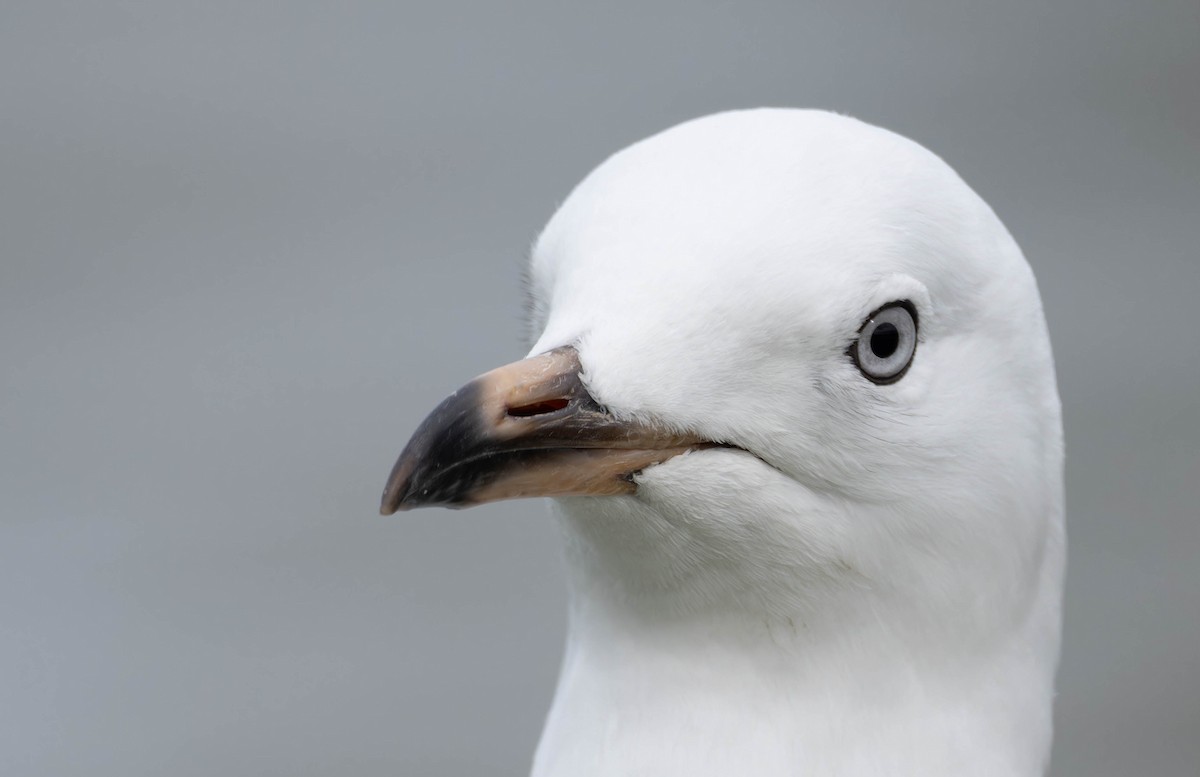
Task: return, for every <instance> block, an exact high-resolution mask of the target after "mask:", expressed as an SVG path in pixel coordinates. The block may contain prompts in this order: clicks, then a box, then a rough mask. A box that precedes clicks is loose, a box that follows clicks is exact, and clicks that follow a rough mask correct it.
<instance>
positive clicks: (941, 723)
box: [382, 109, 1065, 777]
mask: <svg viewBox="0 0 1200 777" xmlns="http://www.w3.org/2000/svg"><path fill="white" fill-rule="evenodd" d="M529 278H530V289H529V293H530V295H531V297H532V299H533V300H534V305H533V306H532V309H533V311H534V313H533V318H534V320H533V321H531V326H532V329H533V331H534V333H535V339H536V343H535V344H534V346H533V348H532V349H531V350H530V355H529V357H528V358H526V359H525V360H523V361H518V362H516V363H514V364H510V365H508V366H506V367H501V368H499V369H496V370H493V371H492V372H489V373H487V374H485V375H483V376H481V377H479V378H477V379H476V380H474V381H472V382H471V383H469V384H467V385H466V386H465V387H464V388H463V389H461V390H460V391H458V392H456V393H455V394H454V395H453V396H451V397H450V398H449V399H447V400H446V401H445V402H443V403H442V404H441V405H439V406H438V408H437V409H435V410H434V411H433V413H432V414H431V415H430V416H429V418H428V419H426V421H425V422H424V423H423V424H421V426H420V428H419V429H418V430H417V432H416V433H415V434H414V436H413V439H412V441H411V442H410V443H409V444H408V447H406V448H405V450H404V452H403V453H402V454H401V456H400V459H399V461H398V462H397V463H396V467H395V469H394V470H393V472H392V475H391V478H390V479H389V481H388V484H387V488H386V490H385V492H384V498H383V508H382V509H383V512H384V513H385V514H389V513H392V512H395V511H396V510H404V509H408V508H412V507H419V506H423V505H446V506H452V507H461V506H468V505H473V504H478V503H481V502H487V501H492V500H496V499H506V498H515V497H531V496H549V497H553V500H552V504H553V509H554V512H555V514H556V515H557V517H558V519H559V521H560V522H561V523H562V525H563V528H564V536H565V538H566V542H565V545H566V559H567V577H568V585H569V588H570V618H569V633H568V639H567V646H566V654H565V657H564V659H563V666H562V671H561V675H560V679H559V685H558V689H557V692H556V694H555V699H554V703H553V706H552V708H551V710H550V713H549V716H548V718H547V722H546V726H545V730H544V732H543V734H542V738H541V742H540V744H539V745H538V747H537V751H536V755H535V757H534V764H533V773H534V775H538V776H539V777H549V776H551V775H553V776H556V777H557V776H559V775H567V776H569V777H587V776H588V775H632V774H645V775H688V776H689V777H703V776H704V775H731V774H746V775H757V776H758V777H774V776H775V775H797V774H804V775H841V776H842V777H852V776H854V775H878V774H888V775H892V776H893V777H896V776H898V775H914V776H915V775H920V776H921V777H938V776H942V775H946V776H948V775H955V776H956V777H963V776H964V775H1011V776H1022V777H1024V776H1027V775H1037V774H1042V773H1043V772H1044V771H1045V768H1046V764H1047V761H1048V758H1049V750H1050V742H1051V705H1052V697H1053V685H1054V675H1055V670H1056V665H1057V661H1058V648H1059V633H1060V622H1061V598H1062V581H1063V568H1064V556H1065V533H1064V522H1063V491H1062V460H1063V442H1062V425H1061V420H1060V408H1059V400H1058V393H1057V388H1056V386H1055V379H1054V366H1053V360H1052V356H1051V351H1050V342H1049V337H1048V334H1047V331H1046V324H1045V320H1044V316H1043V314H1042V309H1041V301H1040V298H1039V295H1038V290H1037V285H1036V282H1035V280H1034V277H1033V274H1032V272H1031V270H1030V268H1029V265H1028V264H1027V263H1026V261H1025V259H1024V257H1023V256H1022V254H1021V251H1020V249H1019V248H1018V247H1017V245H1016V243H1015V242H1014V241H1013V239H1012V238H1011V236H1010V235H1009V234H1008V232H1007V231H1006V230H1005V228H1004V226H1003V225H1002V224H1001V223H1000V221H999V219H998V218H997V217H996V215H995V214H994V213H993V212H992V211H991V209H990V208H989V207H988V206H987V205H986V204H985V203H984V202H983V201H982V200H981V199H980V198H979V197H978V196H977V195H976V194H975V193H974V192H973V191H972V190H971V189H970V188H969V187H968V186H967V185H966V184H965V183H964V182H963V181H962V180H961V179H960V178H959V177H958V176H957V175H956V174H955V173H954V171H953V170H951V169H950V167H949V166H948V165H946V164H945V163H944V162H943V161H941V160H940V159H939V158H938V157H936V156H934V155H933V154H932V153H930V152H929V151H927V150H925V149H924V148H922V147H920V146H918V145H917V144H915V143H913V142H911V141H909V140H906V139H904V138H902V137H899V136H897V135H895V134H893V133H890V132H887V131H885V130H882V129H879V128H877V127H873V126H870V125H867V124H864V123H862V122H859V121H856V120H854V119H850V118H847V117H843V116H837V115H834V114H830V113H825V112H821V111H802V110H774V109H763V110H753V111H738V112H730V113H723V114H717V115H714V116H709V117H705V118H702V119H698V120H695V121H691V122H688V123H685V124H682V125H680V126H677V127H675V128H673V129H670V130H667V131H666V132H663V133H661V134H659V135H655V136H653V137H651V138H649V139H647V140H644V141H642V142H640V143H637V144H635V145H633V146H631V147H629V148H627V149H625V150H624V151H621V152H619V153H617V154H616V155H614V156H612V157H611V158H610V159H608V160H607V161H605V162H604V163H603V164H601V165H600V166H599V167H598V168H597V169H596V170H595V171H593V172H592V173H591V174H590V175H589V176H588V177H587V178H586V179H584V181H583V182H582V183H581V184H579V186H578V187H576V189H575V190H574V191H573V192H572V193H571V195H570V197H569V198H568V199H567V200H566V202H565V203H564V204H563V205H562V207H561V208H560V209H559V210H558V212H557V213H556V214H555V215H554V216H553V218H552V219H551V220H550V223H549V224H548V225H547V226H546V228H545V230H544V231H543V232H542V234H541V236H540V237H539V239H538V240H537V243H536V245H535V248H534V251H533V255H532V258H531V266H530V273H529Z"/></svg>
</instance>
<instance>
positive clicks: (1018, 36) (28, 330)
mask: <svg viewBox="0 0 1200 777" xmlns="http://www.w3.org/2000/svg"><path fill="white" fill-rule="evenodd" d="M901 6H903V7H901ZM1198 38H1200V4H1198V3H1196V2H1195V0H1182V1H1181V2H1141V3H1135V2H1128V3H1121V2H1113V1H1112V0H1107V1H1103V2H1087V1H1084V0H1077V1H1075V2H1055V3H1044V2H1037V3H1015V2H1011V1H1009V2H995V1H994V0H993V1H989V2H976V3H968V4H964V3H958V2H918V3H906V4H896V3H889V2H882V1H881V2H867V3H863V2H838V3H829V4H819V5H800V4H790V3H789V4H785V3H778V4H774V3H732V2H728V3H727V2H711V3H703V4H699V3H684V2H677V3H608V4H603V5H601V4H588V5H582V4H580V5H576V4H566V3H541V4H531V3H503V4H502V3H482V2H481V3H477V4H471V5H459V4H449V3H444V4H433V3H430V4H426V5H423V6H420V7H418V6H415V5H410V4H405V3H394V4H390V5H380V4H361V5H360V4H351V3H328V4H309V3H287V4H280V5H274V6H268V5H265V4H256V3H235V4H223V3H222V4H218V3H212V2H209V3H204V4H198V5H197V6H195V7H191V8H188V7H183V6H178V5H174V4H163V3H160V4H156V5H147V6H140V7H139V6H135V5H132V4H126V3H103V4H99V3H96V4H79V5H78V6H75V7H66V6H62V7H60V6H57V5H54V4H50V3H29V4H21V5H16V4H13V3H4V4H3V5H0V236H2V240H3V243H2V246H3V249H2V250H3V254H2V256H0V435H2V436H0V509H2V514H0V773H2V774H4V775H160V774H178V775H191V774H197V775H201V774H202V775H214V774H288V775H298V774H314V775H321V774H354V775H383V774H424V775H440V774H444V775H461V774H473V773H479V774H485V773H486V774H495V775H520V774H523V773H524V770H525V769H526V767H527V764H528V760H529V756H530V753H531V751H532V748H533V745H534V742H535V740H536V737H537V734H538V732H539V730H540V726H541V720H542V716H543V714H544V711H545V709H546V706H547V704H548V702H549V698H550V693H551V690H552V688H553V683H554V678H555V673H556V669H557V662H558V656H559V650H560V646H561V641H562V636H563V627H564V615H563V607H564V593H563V585H562V572H561V568H560V560H559V556H558V549H557V538H556V536H555V529H554V527H553V525H552V524H551V522H550V520H549V519H548V517H547V516H546V515H545V511H544V507H543V506H542V505H540V504H538V503H535V502H525V503H508V504H500V505H492V506H487V507H483V508H480V509H477V510H473V511H468V512H462V513H451V512H446V511H441V510H427V511H420V512H417V513H415V514H407V515H403V516H399V517H396V518H392V519H382V518H380V517H379V516H377V515H376V514H375V511H376V505H377V497H378V494H379V491H380V489H381V487H382V484H383V480H384V476H385V475H386V473H387V471H388V468H389V467H390V465H391V463H392V461H393V459H394V457H395V455H396V454H397V452H398V451H399V449H400V447H401V446H402V444H403V443H404V442H405V440H406V439H407V435H408V434H409V433H410V432H411V430H412V429H413V427H414V425H415V424H416V423H417V422H418V421H419V420H420V418H421V417H422V416H423V414H424V413H425V411H426V410H428V409H429V408H430V407H432V405H433V404H434V403H435V402H436V401H437V400H438V399H440V398H441V397H442V396H443V395H444V394H445V393H446V392H448V391H449V390H451V389H453V388H455V387H456V386H457V385H459V384H460V383H461V382H463V381H464V380H465V379H467V378H469V377H471V376H473V375H474V374H476V373H478V372H480V371H482V370H483V369H485V368H488V367H490V366H493V365H496V364H499V363H502V362H504V361H507V360H510V359H512V358H515V357H518V356H520V355H522V354H523V352H524V344H523V331H522V326H521V321H520V293H519V284H518V268H519V266H520V264H521V262H522V261H523V259H524V257H525V254H526V252H527V247H528V245H529V243H530V241H531V240H532V238H533V237H534V235H535V234H536V232H537V230H538V229H539V228H540V227H541V225H542V224H543V223H544V221H545V219H546V218H547V217H548V216H549V215H550V213H551V212H552V210H553V208H554V207H555V204H556V203H557V202H559V201H561V199H562V198H563V197H564V196H565V195H566V193H567V192H568V190H569V188H570V187H571V186H572V185H573V184H574V183H575V182H576V181H577V180H578V179H579V178H580V177H582V176H583V175H584V174H585V173H586V172H587V171H588V170H589V169H590V168H591V167H592V166H593V165H594V164H596V163H597V162H599V161H600V160H601V159H602V158H603V157H604V156H606V155H607V154H608V153H610V152H612V151H614V150H616V149H618V148H620V147H622V146H624V145H625V144H627V143H629V142H631V141H634V140H636V139H638V138H641V137H643V136H645V135H647V134H649V133H651V132H654V131H657V130H659V129H662V128H664V127H666V126H668V125H671V124H673V123H675V122H678V121H681V120H683V119H687V118H690V117H693V116H696V115H700V114H704V113H707V112H711V111H714V110H718V109H723V108H730V107H750V106H757V105H764V104H767V105H796V106H816V107H827V108H833V109H837V110H840V111H844V112H848V113H851V114H854V115H856V116H859V117H861V118H863V119H866V120H868V121H871V122H874V123H877V124H881V125H884V126H886V127H889V128H891V129H894V130H896V131H898V132H901V133H903V134H906V135H909V136H910V137H913V138H915V139H916V140H918V141H919V142H921V143H923V144H925V145H927V146H929V147H930V148H932V149H934V150H935V151H936V152H938V153H939V154H941V155H942V156H943V157H944V158H945V159H947V160H948V161H949V162H950V163H951V164H952V165H954V166H955V167H956V168H957V169H958V170H959V171H960V172H961V173H962V174H963V176H964V177H965V178H966V179H967V180H968V181H969V182H970V183H971V184H972V185H973V186H974V187H975V188H976V189H977V190H978V191H979V192H980V193H981V194H982V195H983V196H984V197H985V198H986V199H987V200H989V201H990V202H991V203H992V205H993V206H994V207H995V208H996V210H997V211H998V212H999V214H1000V215H1001V217H1002V218H1003V219H1004V220H1005V221H1006V223H1007V224H1008V226H1009V228H1010V229H1011V230H1012V232H1013V233H1014V235H1016V237H1017V239H1018V241H1019V242H1020V243H1021V244H1022V245H1023V247H1024V248H1025V251H1026V253H1027V255H1028V256H1029V258H1030V260H1031V261H1032V263H1033V265H1034V267H1035V270H1036V272H1037V274H1038V276H1039V278H1040V281H1041V286H1042V290H1043V294H1044V297H1045V304H1046V310H1047V313H1048V316H1049V320H1050V328H1051V331H1052V334H1053V337H1054V343H1055V347H1056V351H1057V356H1058V366H1059V375H1060V382H1061V389H1062V394H1063V398H1064V401H1065V405H1066V422H1067V433H1068V449H1069V454H1068V471H1067V484H1068V504H1069V509H1070V532H1071V558H1070V577H1069V584H1068V591H1067V620H1066V641H1065V652H1064V663H1063V668H1062V671H1061V675H1060V688H1061V694H1060V698H1059V703H1058V707H1057V715H1058V738H1057V745H1056V750H1055V765H1054V773H1055V774H1057V775H1081V776H1085V777H1096V776H1097V775H1122V776H1123V775H1195V774H1197V769H1198V768H1200V767H1198V764H1200V564H1198V563H1197V554H1198V551H1200V518H1198V512H1200V510H1198V508H1197V505H1198V504H1200V461H1198V458H1200V457H1198V455H1197V447H1198V440H1200V399H1198V397H1200V388H1198V387H1200V339H1198V335H1197V332H1198V325H1197V321H1198V319H1197V305H1196V302H1197V297H1198V292H1200V272H1198V269H1200V261H1198V259H1197V255H1196V246H1197V243H1198V238H1200V230H1198V227H1197V224H1198V222H1200V197H1198V195H1197V182H1198V181H1200V87H1198V86H1197V85H1198V84H1200V45H1198V42H1197V41H1198Z"/></svg>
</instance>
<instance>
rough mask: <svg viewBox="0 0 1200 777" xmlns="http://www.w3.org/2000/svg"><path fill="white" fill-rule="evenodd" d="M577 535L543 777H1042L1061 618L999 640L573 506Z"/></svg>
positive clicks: (640, 521) (569, 544) (852, 587)
mask: <svg viewBox="0 0 1200 777" xmlns="http://www.w3.org/2000/svg"><path fill="white" fill-rule="evenodd" d="M618 513H619V511H618ZM630 518H634V519H635V520H628V519H630ZM562 525H563V531H564V538H565V543H566V554H567V569H568V579H569V586H570V596H571V598H570V611H569V634H568V640H567V649H566V655H565V657H564V662H563V667H562V673H561V676H560V681H559V687H558V690H557V693H556V697H555V702H554V706H553V709H552V710H551V713H550V716H549V718H548V721H547V726H546V730H545V732H544V734H543V738H542V741H541V744H540V746H539V749H538V756H537V760H536V763H535V769H534V774H535V775H537V776H538V777H552V776H554V775H566V774H570V775H579V776H581V777H586V775H590V774H617V773H619V774H641V773H645V774H668V775H670V774H688V775H701V776H702V775H709V774H711V775H717V774H722V775H727V774H754V775H758V777H770V776H771V775H776V774H778V775H784V774H796V773H805V774H838V775H851V776H852V775H858V774H864V775H865V774H879V773H887V774H891V775H907V774H913V775H917V774H920V775H926V777H928V776H929V775H934V776H936V775H951V774H954V775H975V774H979V775H993V774H994V775H1013V776H1016V775H1021V776H1022V777H1030V776H1032V775H1038V774H1042V773H1043V772H1044V769H1045V765H1046V761H1047V759H1048V752H1049V744H1050V732H1051V720H1050V699H1051V696H1052V680H1053V672H1054V660H1053V658H1051V659H1050V660H1049V661H1047V659H1046V655H1047V649H1046V648H1045V646H1044V645H1043V644H1042V643H1043V642H1047V641H1048V642H1053V643H1054V645H1053V649H1052V650H1050V651H1049V652H1050V653H1051V654H1054V653H1056V649H1057V630H1056V627H1055V626H1053V625H1051V626H1049V628H1050V631H1052V632H1053V633H1052V634H1048V633H1045V632H1046V629H1047V623H1048V622H1051V623H1052V622H1053V621H1054V619H1055V618H1056V617H1057V609H1056V606H1055V607H1052V608H1050V609H1052V610H1054V611H1053V612H1047V613H1033V614H1032V615H1031V617H1029V618H1026V619H1025V620H1024V621H1023V622H1021V623H1018V624H1016V625H1015V626H1014V627H1013V628H1011V629H1010V630H1009V631H1008V632H1007V633H1005V634H1002V635H997V634H994V633H990V632H989V634H988V638H987V639H986V640H984V639H982V638H980V636H979V635H978V634H974V633H965V634H964V633H959V632H960V631H963V630H961V629H955V628H947V627H946V626H945V625H944V624H939V623H937V619H936V617H934V616H935V615H936V614H934V613H930V612H926V611H924V610H923V609H922V608H921V607H919V606H910V605H909V604H906V603H905V602H903V601H902V600H898V599H895V598H892V597H890V596H889V594H888V593H887V592H884V591H876V590H872V587H871V586H869V585H865V584H863V583H862V581H856V580H853V579H852V578H851V577H843V578H842V579H835V578H833V577H830V576H828V575H824V574H822V575H817V576H814V577H809V578H806V579H801V580H800V582H799V583H797V581H796V579H795V575H794V570H775V571H772V570H764V569H763V568H762V564H761V563H758V562H761V559H758V560H757V561H751V562H750V563H749V566H744V565H743V564H741V563H740V562H738V561H736V560H733V559H729V558H725V559H718V558H716V557H710V558H703V555H704V553H703V550H702V548H699V547H697V546H690V547H689V545H688V540H687V538H684V537H680V536H674V534H675V532H676V531H677V530H678V526H675V527H674V528H672V527H671V526H669V525H666V524H663V523H661V522H655V520H654V519H653V517H652V516H647V515H644V514H639V515H636V516H633V515H620V514H614V513H613V511H611V510H609V511H606V512H604V513H603V514H600V513H597V512H595V510H594V509H592V508H591V507H590V506H586V505H579V504H574V505H567V506H566V508H565V509H563V510H562ZM664 548H672V549H673V550H671V551H667V552H664ZM776 574H778V575H779V576H785V575H786V576H788V578H789V579H788V580H787V581H785V580H782V579H775V575H776ZM1055 604H1056V603H1055ZM965 631H967V632H970V631H971V630H970V629H966V630H965Z"/></svg>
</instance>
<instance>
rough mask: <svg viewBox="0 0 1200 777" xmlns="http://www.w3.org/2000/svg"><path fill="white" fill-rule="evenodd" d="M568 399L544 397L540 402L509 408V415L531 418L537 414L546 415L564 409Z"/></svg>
mask: <svg viewBox="0 0 1200 777" xmlns="http://www.w3.org/2000/svg"><path fill="white" fill-rule="evenodd" d="M567 403H568V401H567V400H566V399H562V398H559V399H543V400H542V401H540V402H531V403H529V404H528V405H520V406H518V407H510V408H508V415H509V416H511V417H513V418H529V417H530V416H535V415H546V414H547V413H553V412H555V411H556V410H562V409H563V408H564V407H566V406H567Z"/></svg>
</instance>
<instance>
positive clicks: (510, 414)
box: [379, 347, 711, 515]
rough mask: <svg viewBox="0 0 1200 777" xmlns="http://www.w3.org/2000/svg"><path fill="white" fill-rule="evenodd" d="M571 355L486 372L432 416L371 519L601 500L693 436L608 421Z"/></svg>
mask: <svg viewBox="0 0 1200 777" xmlns="http://www.w3.org/2000/svg"><path fill="white" fill-rule="evenodd" d="M582 369H583V368H582V367H581V366H580V363H579V353H578V352H577V351H576V350H575V349H574V348H571V347H564V348H558V349H555V350H553V351H550V352H548V353H544V354H541V355H540V356H534V357H531V358H529V359H525V360H523V361H519V362H514V363H513V364H509V365H506V366H504V367H500V368H498V369H495V370H492V371H491V372H489V373H486V374H484V375H481V376H479V377H478V378H476V379H475V380H473V381H471V382H470V383H468V384H467V385H465V386H463V387H462V388H460V389H459V390H458V391H456V392H454V393H453V394H451V395H450V396H449V397H447V398H446V399H445V400H443V401H442V403H441V404H440V405H438V406H437V407H436V408H434V410H433V412H432V413H430V414H429V417H428V418H426V419H425V420H424V421H423V422H422V423H421V425H420V426H419V427H417V431H416V432H415V433H414V434H413V436H412V439H411V440H409V442H408V445H407V446H405V448H404V452H403V453H401V454H400V458H399V460H397V461H396V466H395V467H393V468H392V474H391V476H390V477H388V481H387V486H386V487H385V488H384V491H383V502H382V504H381V505H380V508H379V511H380V512H381V513H382V514H384V515H391V514H392V513H394V512H396V511H397V510H411V509H412V508H414V507H425V506H431V505H443V506H446V507H469V506H471V505H477V504H482V503H484V502H494V501H497V500H499V499H517V498H520V497H528V496H585V495H590V496H608V495H615V494H632V493H634V492H635V491H636V490H637V485H636V484H635V483H634V482H633V476H634V475H635V474H636V473H637V472H639V471H640V470H642V469H644V468H646V467H649V466H651V465H654V464H658V463H661V462H663V461H666V460H667V459H669V458H671V457H672V456H676V455H678V454H680V453H683V452H685V451H688V450H691V449H694V448H701V447H708V446H709V445H711V443H706V442H704V441H702V440H700V439H699V438H696V437H694V436H690V435H686V434H679V433H677V432H674V431H671V430H668V429H665V428H663V427H659V426H655V425H653V424H647V423H640V422H635V421H622V420H618V419H616V418H614V417H613V416H612V415H611V414H610V413H609V412H608V411H607V410H606V409H605V408H604V407H602V406H601V405H600V404H599V403H598V402H596V400H595V399H593V398H592V396H591V395H590V394H589V393H588V392H587V389H586V388H584V385H583V381H582V380H581V378H580V372H582Z"/></svg>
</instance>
